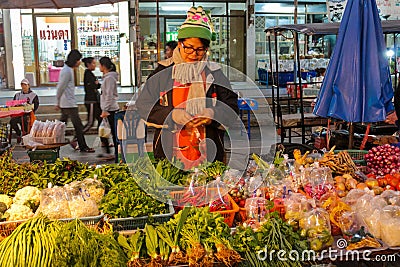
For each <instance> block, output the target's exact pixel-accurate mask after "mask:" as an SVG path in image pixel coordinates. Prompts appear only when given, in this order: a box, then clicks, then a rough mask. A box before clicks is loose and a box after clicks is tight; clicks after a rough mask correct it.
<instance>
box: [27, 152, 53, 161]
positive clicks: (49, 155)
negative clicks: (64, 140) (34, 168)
mask: <svg viewBox="0 0 400 267" xmlns="http://www.w3.org/2000/svg"><path fill="white" fill-rule="evenodd" d="M28 156H29V158H30V160H31V162H34V161H46V162H47V163H54V162H56V160H57V158H59V152H58V150H57V149H46V150H29V151H28Z"/></svg>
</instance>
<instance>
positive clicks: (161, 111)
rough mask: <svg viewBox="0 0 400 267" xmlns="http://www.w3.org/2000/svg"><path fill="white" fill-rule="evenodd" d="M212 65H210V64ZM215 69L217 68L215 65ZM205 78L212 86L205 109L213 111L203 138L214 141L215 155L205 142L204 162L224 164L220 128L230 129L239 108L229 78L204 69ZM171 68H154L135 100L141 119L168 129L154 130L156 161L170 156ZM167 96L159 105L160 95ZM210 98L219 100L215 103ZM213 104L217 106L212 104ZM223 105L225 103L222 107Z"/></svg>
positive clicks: (208, 92)
mask: <svg viewBox="0 0 400 267" xmlns="http://www.w3.org/2000/svg"><path fill="white" fill-rule="evenodd" d="M212 64H213V63H212ZM214 66H216V65H214ZM205 73H206V79H207V81H208V82H209V81H211V82H210V83H211V86H210V87H209V88H208V90H207V92H206V97H207V100H206V106H207V107H208V108H212V109H213V110H214V120H213V122H212V123H211V124H210V125H208V126H206V138H207V139H211V140H213V141H214V144H215V146H216V149H217V151H216V154H214V155H213V153H211V151H212V150H213V149H212V147H213V146H210V145H209V143H207V160H208V161H210V162H213V161H215V160H219V161H223V159H224V142H223V140H224V134H225V130H224V129H223V127H221V124H223V126H224V127H229V126H231V125H232V124H233V123H234V122H235V121H236V120H237V114H238V113H239V108H238V105H237V98H238V96H237V94H236V93H235V92H233V91H232V89H231V85H230V82H229V80H228V78H227V77H226V76H225V75H224V74H223V72H222V71H221V69H220V68H218V69H214V70H210V68H209V67H206V68H205ZM171 77H172V65H170V66H167V67H165V66H162V65H160V64H159V66H158V67H157V69H156V70H155V71H154V73H152V74H151V75H150V76H149V78H148V79H147V81H146V83H145V84H144V87H143V89H142V91H141V92H140V95H139V97H138V99H137V101H136V106H137V108H138V111H139V114H140V116H141V117H142V118H143V119H144V120H145V121H147V122H150V123H153V124H157V125H160V126H162V125H164V126H168V128H167V129H165V128H163V129H162V130H161V129H160V128H157V129H156V132H155V134H154V140H153V152H154V156H155V157H156V158H165V157H167V158H169V159H171V157H172V144H173V142H172V141H173V140H172V138H173V135H172V132H171V131H172V130H174V123H173V121H172V119H171V112H172V110H173V109H174V107H173V105H172V88H173V80H172V78H171ZM164 92H165V93H167V99H168V101H167V102H168V103H167V104H166V106H162V105H160V95H162V94H163V93H164ZM212 97H216V99H217V100H218V101H216V102H214V101H213V99H212ZM214 103H216V104H215V105H214ZM222 103H224V104H225V105H224V104H222Z"/></svg>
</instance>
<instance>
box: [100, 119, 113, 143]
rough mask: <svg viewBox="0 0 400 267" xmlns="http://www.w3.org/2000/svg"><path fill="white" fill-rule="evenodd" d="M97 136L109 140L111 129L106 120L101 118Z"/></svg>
mask: <svg viewBox="0 0 400 267" xmlns="http://www.w3.org/2000/svg"><path fill="white" fill-rule="evenodd" d="M99 136H100V137H104V138H109V137H110V136H111V127H110V123H109V122H108V119H107V118H103V120H102V121H101V123H100V126H99Z"/></svg>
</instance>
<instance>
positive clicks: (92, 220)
mask: <svg viewBox="0 0 400 267" xmlns="http://www.w3.org/2000/svg"><path fill="white" fill-rule="evenodd" d="M103 218H104V213H100V215H97V216H89V217H81V218H77V219H79V220H81V221H82V222H83V223H84V224H85V225H86V226H95V225H96V224H97V223H98V222H100V221H101V219H103ZM73 220H75V218H67V219H59V221H62V222H70V221H73Z"/></svg>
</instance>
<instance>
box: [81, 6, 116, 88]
mask: <svg viewBox="0 0 400 267" xmlns="http://www.w3.org/2000/svg"><path fill="white" fill-rule="evenodd" d="M76 25H77V46H78V50H79V51H80V52H81V53H82V56H83V57H94V58H96V59H97V60H99V59H100V58H101V57H103V56H106V57H109V58H111V59H112V60H113V62H114V63H115V64H116V66H117V69H119V66H118V64H117V61H118V59H119V44H120V43H119V23H118V16H116V15H114V14H112V15H107V16H95V15H86V16H76ZM84 72H85V66H84V65H83V64H82V65H81V66H79V68H78V84H81V85H82V84H83V76H84ZM94 73H95V75H96V76H98V77H101V76H102V73H101V72H100V69H99V67H97V68H96V70H95V71H94Z"/></svg>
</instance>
